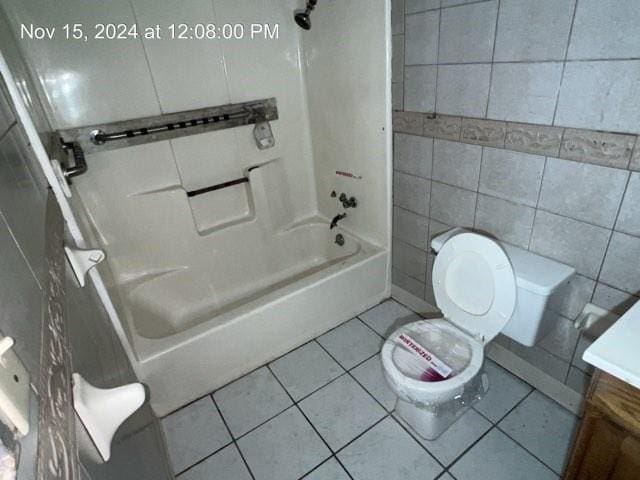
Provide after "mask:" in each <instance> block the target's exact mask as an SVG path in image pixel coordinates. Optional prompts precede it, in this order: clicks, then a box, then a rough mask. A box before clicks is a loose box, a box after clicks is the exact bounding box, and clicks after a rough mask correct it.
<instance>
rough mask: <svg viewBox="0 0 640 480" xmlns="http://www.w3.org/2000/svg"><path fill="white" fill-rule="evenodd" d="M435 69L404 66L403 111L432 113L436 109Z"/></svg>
mask: <svg viewBox="0 0 640 480" xmlns="http://www.w3.org/2000/svg"><path fill="white" fill-rule="evenodd" d="M436 78H437V67H435V66H433V67H423V66H420V67H417V66H405V68H404V109H405V110H407V111H410V112H433V111H434V110H435V108H436V98H435V97H436Z"/></svg>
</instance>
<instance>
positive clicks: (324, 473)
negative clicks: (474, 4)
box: [304, 458, 349, 480]
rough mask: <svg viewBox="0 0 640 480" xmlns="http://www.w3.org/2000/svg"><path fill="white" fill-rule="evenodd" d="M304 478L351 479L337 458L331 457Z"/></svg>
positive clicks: (317, 479)
mask: <svg viewBox="0 0 640 480" xmlns="http://www.w3.org/2000/svg"><path fill="white" fill-rule="evenodd" d="M304 480H349V475H347V472H345V471H344V468H342V467H341V466H340V464H339V463H338V461H337V460H336V459H335V458H330V459H329V460H327V461H326V462H324V463H323V464H322V465H321V466H319V467H318V468H316V469H315V470H314V471H313V472H311V473H310V474H309V475H307V476H306V477H304Z"/></svg>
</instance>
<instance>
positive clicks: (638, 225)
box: [615, 172, 640, 236]
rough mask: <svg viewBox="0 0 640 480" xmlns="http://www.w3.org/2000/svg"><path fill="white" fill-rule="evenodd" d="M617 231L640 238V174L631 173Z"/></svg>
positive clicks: (617, 223)
mask: <svg viewBox="0 0 640 480" xmlns="http://www.w3.org/2000/svg"><path fill="white" fill-rule="evenodd" d="M615 229H616V230H618V231H620V232H624V233H628V234H629V235H637V236H640V173H637V172H633V173H631V177H630V178H629V183H628V184H627V190H626V191H625V194H624V199H623V200H622V207H621V208H620V213H619V214H618V220H617V221H616V226H615Z"/></svg>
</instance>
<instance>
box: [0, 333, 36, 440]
mask: <svg viewBox="0 0 640 480" xmlns="http://www.w3.org/2000/svg"><path fill="white" fill-rule="evenodd" d="M14 343H15V342H14V340H13V338H11V337H2V336H0V420H1V421H2V422H3V423H4V424H5V425H7V426H8V427H9V428H10V429H12V430H13V429H15V430H17V431H18V432H19V433H20V434H22V435H26V434H27V433H29V373H28V372H27V369H26V368H25V367H24V365H23V364H22V362H21V361H20V359H19V358H18V356H17V355H16V353H15V351H14V350H13V345H14Z"/></svg>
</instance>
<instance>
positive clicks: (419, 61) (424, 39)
mask: <svg viewBox="0 0 640 480" xmlns="http://www.w3.org/2000/svg"><path fill="white" fill-rule="evenodd" d="M439 21H440V11H439V10H431V11H428V12H422V13H415V14H413V15H407V19H406V21H405V27H404V29H405V30H404V32H405V39H406V51H405V63H406V64H407V65H428V64H434V63H437V60H438V23H439Z"/></svg>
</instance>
